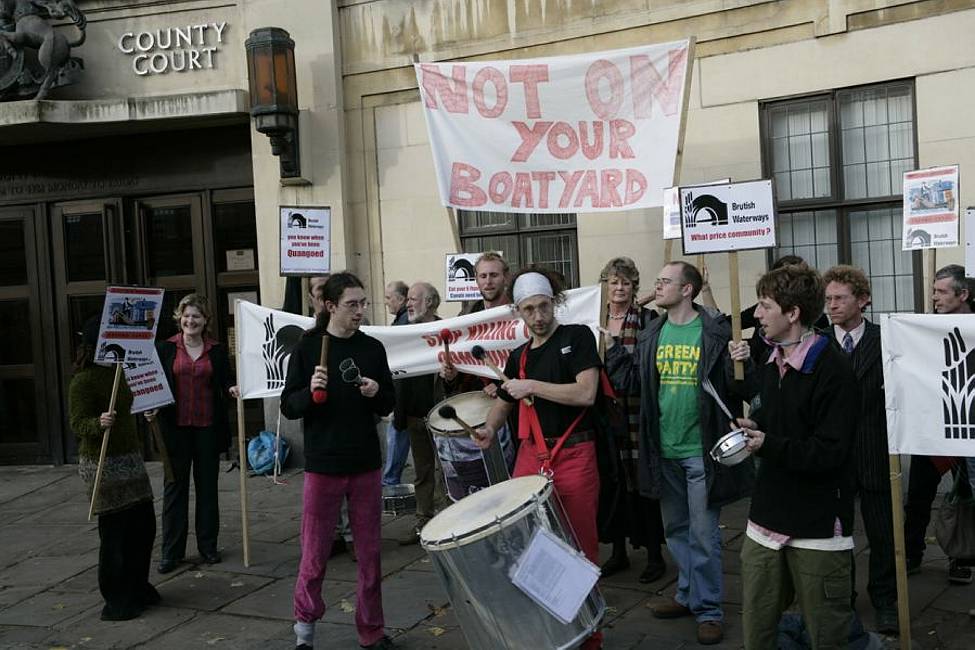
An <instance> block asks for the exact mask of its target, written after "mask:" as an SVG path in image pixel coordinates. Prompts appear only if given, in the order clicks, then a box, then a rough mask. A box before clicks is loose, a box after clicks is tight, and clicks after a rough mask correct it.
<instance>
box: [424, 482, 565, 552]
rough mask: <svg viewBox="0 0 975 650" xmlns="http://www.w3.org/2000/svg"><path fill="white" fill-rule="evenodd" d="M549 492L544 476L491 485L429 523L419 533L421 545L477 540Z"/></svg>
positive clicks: (464, 499) (548, 484)
mask: <svg viewBox="0 0 975 650" xmlns="http://www.w3.org/2000/svg"><path fill="white" fill-rule="evenodd" d="M551 489H552V487H551V483H550V481H549V480H548V479H547V478H545V477H544V476H540V475H535V476H522V477H521V478H513V479H511V480H510V481H504V482H503V483H498V484H497V485H492V486H491V487H489V488H485V489H483V490H480V491H478V492H475V493H474V494H471V495H470V496H468V497H464V498H463V499H461V500H460V501H458V502H457V503H455V504H454V505H452V506H450V507H449V508H447V509H446V510H444V511H443V512H441V513H440V514H439V515H437V516H436V517H434V518H433V519H431V520H430V523H428V524H427V525H426V526H424V527H423V530H421V531H420V541H421V542H423V544H424V545H427V544H433V545H437V544H441V543H444V542H451V541H456V542H457V543H458V544H464V543H465V541H467V540H465V539H464V538H468V539H479V538H480V537H481V536H480V535H476V533H480V532H483V531H484V530H485V529H487V528H490V527H492V526H495V525H497V522H498V520H501V524H502V525H504V522H505V519H509V520H510V518H511V516H512V515H513V514H515V513H518V512H519V511H520V510H523V506H524V505H526V504H528V503H531V501H532V500H533V499H534V498H535V497H545V496H547V494H548V492H550V491H551Z"/></svg>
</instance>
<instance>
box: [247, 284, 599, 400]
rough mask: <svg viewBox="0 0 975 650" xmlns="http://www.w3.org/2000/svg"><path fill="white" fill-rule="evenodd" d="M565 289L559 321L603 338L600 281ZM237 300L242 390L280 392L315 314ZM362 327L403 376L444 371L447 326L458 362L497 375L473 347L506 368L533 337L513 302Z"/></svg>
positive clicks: (264, 394) (265, 394)
mask: <svg viewBox="0 0 975 650" xmlns="http://www.w3.org/2000/svg"><path fill="white" fill-rule="evenodd" d="M565 295H566V299H565V303H563V304H562V305H561V306H559V307H558V308H557V309H556V317H557V318H558V320H559V322H560V323H579V324H583V325H586V326H588V327H589V328H590V329H591V330H592V332H593V336H594V337H596V338H597V339H598V336H597V334H598V324H599V287H598V286H591V287H581V288H579V289H571V290H569V291H566V292H565ZM237 304H238V305H239V306H240V311H239V318H238V319H237V321H236V323H237V330H238V337H239V342H238V346H239V347H238V359H237V383H238V385H239V386H240V392H241V395H243V397H244V398H247V399H252V398H259V397H275V396H277V395H280V394H281V390H282V389H283V388H284V382H285V379H286V377H287V374H288V359H289V357H290V355H291V351H292V350H293V349H294V347H295V345H297V343H298V339H299V338H300V337H301V334H302V332H304V331H305V330H306V329H308V328H310V327H312V326H313V325H314V323H315V319H314V318H311V317H309V316H299V315H297V314H289V313H287V312H283V311H278V310H276V309H269V308H267V307H261V306H260V305H255V304H252V303H248V302H239V303H237ZM361 330H362V331H363V332H364V333H366V334H368V335H370V336H373V337H375V338H377V339H379V341H380V342H381V343H382V344H383V346H384V347H385V348H386V355H387V358H388V361H389V368H390V370H391V371H392V373H393V376H394V377H397V378H402V377H412V376H415V375H427V374H434V373H436V372H439V371H440V363H441V362H442V361H443V360H444V350H443V345H442V340H441V332H442V331H443V330H447V331H449V332H450V361H451V363H452V364H453V365H454V367H456V368H457V370H459V371H460V372H466V373H468V374H472V375H480V376H482V377H489V378H492V379H494V378H495V375H494V373H493V372H492V371H491V369H490V368H489V367H488V366H487V365H486V364H485V363H484V361H480V360H478V359H475V358H474V355H473V353H472V352H471V350H472V349H473V347H474V346H475V345H480V346H481V347H483V348H484V350H485V351H486V352H487V358H488V360H489V361H491V362H493V363H494V364H495V365H497V366H500V367H502V368H503V367H504V364H505V363H506V362H507V360H508V354H509V353H510V352H511V351H512V350H514V349H515V348H516V347H518V346H519V345H521V344H522V343H524V342H525V341H527V340H528V330H527V328H526V327H525V324H524V322H523V321H522V320H521V319H520V318H518V316H517V314H516V313H515V312H514V311H513V310H512V309H511V307H509V306H507V305H505V306H501V307H494V308H492V309H486V310H484V311H480V312H475V313H473V314H467V315H464V316H456V317H454V318H444V319H442V320H438V321H431V322H429V323H416V324H412V325H398V326H396V327H387V326H378V325H369V326H363V327H362V328H361Z"/></svg>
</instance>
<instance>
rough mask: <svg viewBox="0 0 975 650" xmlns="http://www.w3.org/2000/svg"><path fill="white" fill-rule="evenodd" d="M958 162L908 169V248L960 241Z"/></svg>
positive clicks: (905, 229)
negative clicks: (913, 169)
mask: <svg viewBox="0 0 975 650" xmlns="http://www.w3.org/2000/svg"><path fill="white" fill-rule="evenodd" d="M958 213H959V207H958V165H950V166H947V167H933V168H931V169H919V170H917V171H912V172H905V173H904V230H903V233H904V247H903V250H905V251H915V250H923V249H925V248H949V247H952V246H957V245H958Z"/></svg>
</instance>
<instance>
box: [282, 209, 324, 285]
mask: <svg viewBox="0 0 975 650" xmlns="http://www.w3.org/2000/svg"><path fill="white" fill-rule="evenodd" d="M280 220H281V275H310V276H313V275H325V274H326V273H330V272H331V264H332V246H331V229H330V226H331V221H332V209H331V208H327V207H317V208H316V207H299V206H281V215H280Z"/></svg>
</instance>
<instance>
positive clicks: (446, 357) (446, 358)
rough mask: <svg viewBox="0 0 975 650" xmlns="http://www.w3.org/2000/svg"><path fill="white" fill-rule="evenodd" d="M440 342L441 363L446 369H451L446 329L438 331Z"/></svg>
mask: <svg viewBox="0 0 975 650" xmlns="http://www.w3.org/2000/svg"><path fill="white" fill-rule="evenodd" d="M440 340H441V341H442V342H443V362H444V364H445V365H446V366H447V367H448V368H453V367H454V364H452V363H451V362H450V330H449V329H447V328H446V327H445V328H443V329H442V330H440Z"/></svg>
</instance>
